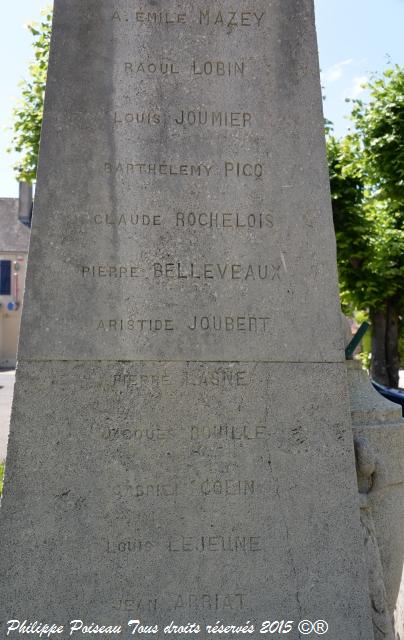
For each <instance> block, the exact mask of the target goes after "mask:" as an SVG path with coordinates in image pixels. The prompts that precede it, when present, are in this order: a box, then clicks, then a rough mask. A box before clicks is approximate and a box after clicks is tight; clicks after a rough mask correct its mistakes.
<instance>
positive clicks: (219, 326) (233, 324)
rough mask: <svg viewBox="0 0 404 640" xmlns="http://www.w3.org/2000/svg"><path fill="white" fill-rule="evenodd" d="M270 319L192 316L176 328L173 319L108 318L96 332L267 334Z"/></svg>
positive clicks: (98, 324) (179, 322) (100, 322)
mask: <svg viewBox="0 0 404 640" xmlns="http://www.w3.org/2000/svg"><path fill="white" fill-rule="evenodd" d="M270 322H271V318H269V317H267V316H194V317H193V318H191V319H190V320H189V321H186V320H184V319H182V320H181V321H178V326H176V324H175V320H174V319H173V318H169V319H167V318H166V319H159V318H157V319H152V320H150V319H148V320H147V319H144V318H127V319H126V320H125V319H123V318H109V319H104V320H99V321H98V323H97V331H139V332H152V333H157V332H160V331H162V332H164V331H181V330H183V329H186V330H189V331H204V332H205V331H226V332H234V331H241V332H250V333H267V332H268V331H269V330H270Z"/></svg>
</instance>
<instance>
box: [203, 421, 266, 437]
mask: <svg viewBox="0 0 404 640" xmlns="http://www.w3.org/2000/svg"><path fill="white" fill-rule="evenodd" d="M269 436H270V433H269V428H268V426H267V425H247V424H243V425H227V424H226V425H192V426H191V440H242V441H251V440H267V439H268V438H269Z"/></svg>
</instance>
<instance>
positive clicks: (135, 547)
mask: <svg viewBox="0 0 404 640" xmlns="http://www.w3.org/2000/svg"><path fill="white" fill-rule="evenodd" d="M153 547H154V543H153V542H151V541H150V540H119V541H116V542H115V541H112V540H107V546H106V553H142V552H147V553H150V551H152V549H153Z"/></svg>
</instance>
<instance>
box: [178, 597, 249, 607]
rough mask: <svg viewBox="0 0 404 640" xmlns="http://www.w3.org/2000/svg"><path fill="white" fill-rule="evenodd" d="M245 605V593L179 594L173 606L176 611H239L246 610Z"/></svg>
mask: <svg viewBox="0 0 404 640" xmlns="http://www.w3.org/2000/svg"><path fill="white" fill-rule="evenodd" d="M245 603H246V595H245V594H244V593H223V594H222V593H200V594H194V593H179V594H178V595H177V596H176V597H175V599H174V602H173V606H174V609H193V610H199V609H202V610H206V611H218V610H219V609H224V610H228V611H237V610H241V609H244V607H245V606H246V605H245Z"/></svg>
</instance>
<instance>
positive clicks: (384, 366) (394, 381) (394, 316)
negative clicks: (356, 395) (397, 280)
mask: <svg viewBox="0 0 404 640" xmlns="http://www.w3.org/2000/svg"><path fill="white" fill-rule="evenodd" d="M370 320H371V323H372V362H371V375H372V378H373V379H374V380H376V382H380V384H383V385H385V386H386V387H395V388H396V387H398V383H399V368H400V358H399V353H398V338H399V314H398V310H397V307H396V301H395V300H394V299H393V298H392V299H390V300H387V301H386V304H385V306H384V307H383V308H382V309H378V310H375V311H372V312H371V314H370Z"/></svg>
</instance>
